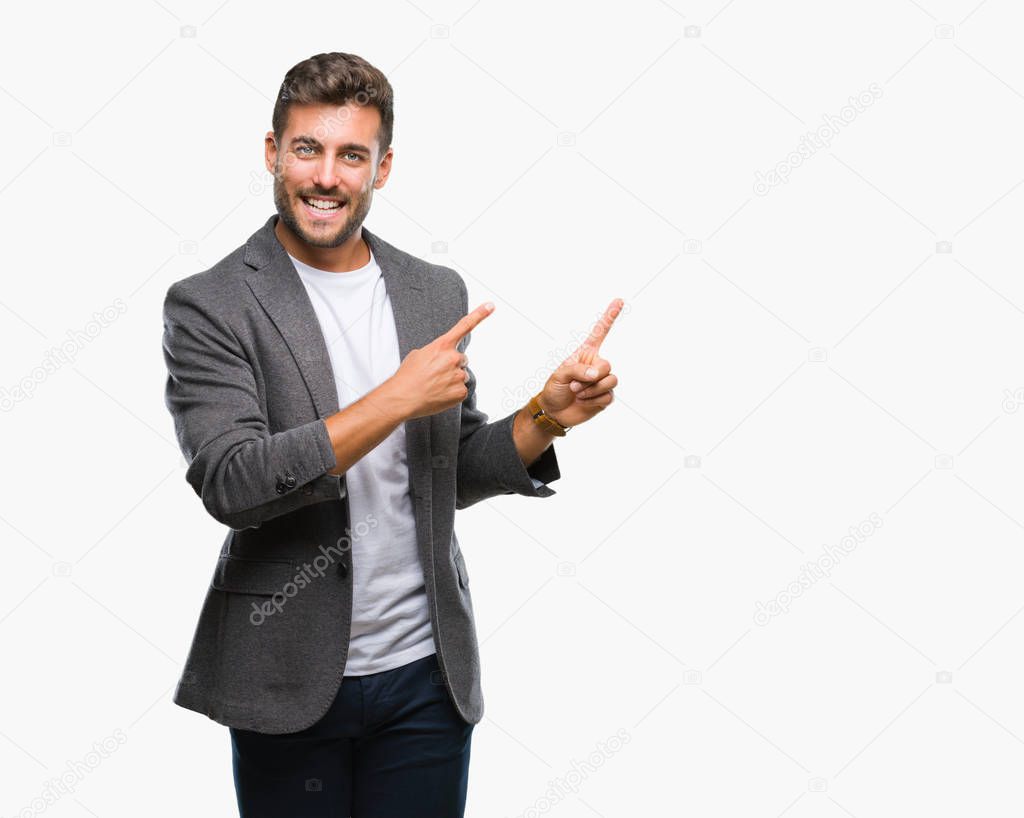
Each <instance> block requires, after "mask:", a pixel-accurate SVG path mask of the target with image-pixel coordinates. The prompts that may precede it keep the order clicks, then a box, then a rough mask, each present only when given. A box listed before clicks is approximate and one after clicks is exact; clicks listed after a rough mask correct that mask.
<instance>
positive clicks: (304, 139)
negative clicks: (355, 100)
mask: <svg viewBox="0 0 1024 818" xmlns="http://www.w3.org/2000/svg"><path fill="white" fill-rule="evenodd" d="M299 143H302V144H305V145H313V146H315V147H317V148H322V147H323V145H322V144H321V143H320V140H319V139H315V138H313V137H312V136H310V135H309V134H300V135H299V136H296V137H294V138H293V139H292V141H291V142H289V143H288V147H291V146H293V145H297V144H299ZM339 147H340V149H341V150H343V151H359V152H361V153H365V154H367V155H369V154H370V149H369V148H368V147H366V145H360V144H359V143H358V142H346V143H345V144H344V145H340V146H339Z"/></svg>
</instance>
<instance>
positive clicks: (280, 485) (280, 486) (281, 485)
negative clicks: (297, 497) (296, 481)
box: [274, 480, 288, 494]
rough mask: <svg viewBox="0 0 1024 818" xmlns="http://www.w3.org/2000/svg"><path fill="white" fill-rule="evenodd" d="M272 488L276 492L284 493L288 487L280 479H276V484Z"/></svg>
mask: <svg viewBox="0 0 1024 818" xmlns="http://www.w3.org/2000/svg"><path fill="white" fill-rule="evenodd" d="M274 490H275V491H276V492H277V493H278V494H284V493H285V492H286V491H288V487H287V486H286V485H285V484H284V483H282V482H281V481H280V480H278V481H277V485H276V486H275V487H274Z"/></svg>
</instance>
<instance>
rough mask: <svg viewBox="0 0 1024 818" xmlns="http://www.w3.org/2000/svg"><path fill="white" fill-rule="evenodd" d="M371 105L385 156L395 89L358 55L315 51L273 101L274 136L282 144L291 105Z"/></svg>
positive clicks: (286, 80)
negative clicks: (316, 52) (348, 103)
mask: <svg viewBox="0 0 1024 818" xmlns="http://www.w3.org/2000/svg"><path fill="white" fill-rule="evenodd" d="M353 101H354V102H355V103H356V104H358V105H370V106H372V107H374V108H376V109H377V110H378V111H379V112H380V128H379V129H378V131H377V143H378V144H379V145H380V153H381V155H382V156H383V155H384V154H385V153H387V150H388V148H390V147H391V137H392V133H393V131H394V127H395V111H394V90H393V89H392V88H391V83H389V82H388V79H387V77H385V76H384V73H383V72H382V71H380V70H379V69H378V68H375V67H374V66H372V65H370V63H368V62H367V61H366V60H364V59H363V58H362V57H358V56H356V55H355V54H343V53H341V52H339V51H334V52H330V53H326V54H316V55H314V56H312V57H310V58H309V59H307V60H303V61H302V62H300V63H298V64H297V65H294V66H292V68H290V69H289V70H288V73H287V74H285V76H284V81H283V82H282V83H281V88H280V90H279V91H278V93H277V101H276V102H275V103H274V115H273V120H272V125H273V129H274V139H276V140H277V142H278V144H279V145H280V142H281V137H282V135H283V134H284V129H285V126H286V125H287V124H288V108H289V107H290V106H291V105H293V104H294V105H344V104H345V103H347V102H353Z"/></svg>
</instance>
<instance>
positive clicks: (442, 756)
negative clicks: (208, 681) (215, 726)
mask: <svg viewBox="0 0 1024 818" xmlns="http://www.w3.org/2000/svg"><path fill="white" fill-rule="evenodd" d="M472 732H473V725H472V724H469V723H468V722H466V721H465V720H464V719H463V718H462V717H461V716H460V715H459V714H458V711H456V710H455V706H454V705H453V704H452V702H451V699H450V698H449V696H448V691H447V689H446V688H445V686H444V681H443V680H442V678H441V672H440V670H439V668H438V663H437V656H436V654H431V655H430V656H426V657H424V658H422V659H418V660H416V661H414V662H410V663H409V664H406V665H403V666H402V667H398V668H394V669H393V670H385V671H382V672H380V673H371V674H369V675H367V676H348V677H346V678H345V679H343V680H342V683H341V687H340V688H339V690H338V694H337V696H336V697H335V699H334V702H333V703H332V704H331V707H330V709H329V710H328V711H327V713H326V714H325V715H324V717H323V718H322V719H320V720H319V721H318V722H316V723H315V724H313V725H312V726H310V727H307V728H306V729H305V730H300V731H299V732H297V733H284V734H280V735H272V734H268V733H256V732H253V731H250V730H238V729H235V728H233V727H232V728H230V733H231V749H232V760H233V770H234V778H235V792H236V794H237V796H238V810H239V815H240V816H241V817H242V818H462V815H463V811H464V809H465V805H466V785H467V784H468V781H469V747H470V738H471V734H472Z"/></svg>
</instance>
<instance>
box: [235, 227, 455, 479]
mask: <svg viewBox="0 0 1024 818" xmlns="http://www.w3.org/2000/svg"><path fill="white" fill-rule="evenodd" d="M277 219H278V215H277V214H276V213H275V214H274V215H273V216H271V217H270V218H269V219H267V221H266V223H265V224H264V225H263V227H261V228H260V229H259V230H257V231H256V232H255V233H253V235H252V236H251V237H250V238H249V240H248V241H247V242H246V244H245V254H244V257H243V260H244V261H245V263H246V264H247V265H249V266H250V267H252V268H253V271H252V272H251V273H249V274H248V275H247V276H246V280H247V282H248V284H249V288H250V289H251V290H252V292H253V295H255V296H256V298H257V299H258V300H259V302H260V304H261V305H262V306H263V309H264V310H266V312H267V314H268V315H269V316H270V318H271V320H272V321H273V322H274V324H275V326H276V327H277V329H278V331H279V332H280V333H281V337H282V338H284V342H285V344H287V346H288V349H289V351H290V352H291V355H292V357H293V358H294V359H295V363H296V364H297V365H298V367H299V370H300V371H301V373H302V378H303V380H304V381H305V382H306V386H307V387H308V389H309V392H310V395H312V397H313V404H314V405H315V406H316V411H317V414H318V415H319V416H320V417H321V418H324V417H327V416H329V415H332V414H334V413H335V412H337V411H338V409H339V406H338V390H337V385H336V383H335V380H334V372H333V370H332V368H331V359H330V355H329V353H328V351H327V343H326V341H325V340H324V336H323V333H322V332H321V330H320V323H319V321H318V320H317V317H316V312H315V310H314V309H313V304H312V302H311V301H310V300H309V294H308V293H307V292H306V288H305V286H304V285H303V283H302V279H301V278H299V274H298V272H296V270H295V265H294V264H292V261H291V259H290V258H289V257H288V253H287V251H286V250H285V249H284V247H283V246H282V245H281V242H280V241H279V240H278V238H277V235H276V234H275V233H274V226H275V225H276V223H277ZM362 235H363V238H364V239H365V241H366V243H367V244H368V245H369V247H370V249H371V250H372V251H373V255H374V258H375V259H376V260H377V263H378V264H379V265H380V268H381V272H382V274H383V277H384V284H385V287H386V288H387V292H388V298H389V300H390V301H391V309H392V312H393V314H394V317H395V330H396V332H397V335H398V348H399V355H400V358H401V360H405V356H406V355H408V354H409V351H410V350H412V349H415V348H418V347H421V346H424V345H425V344H427V343H429V342H430V341H432V340H433V339H434V330H435V327H434V323H435V320H434V314H433V312H432V309H431V307H432V305H431V302H430V299H428V298H427V297H426V292H425V288H424V286H423V283H422V282H421V280H420V278H419V275H418V274H417V273H416V271H415V270H413V269H411V268H410V267H409V265H408V264H407V262H406V256H405V254H404V253H402V252H401V251H399V250H397V249H396V248H394V247H392V246H391V245H390V244H388V243H387V242H385V241H383V240H382V239H380V238H379V237H378V236H376V235H375V234H373V233H371V232H370V231H369V230H367V229H366V228H365V227H363V228H362ZM339 275H343V273H340V274H339ZM405 432H406V451H407V457H408V461H409V473H410V477H411V480H412V487H413V490H414V494H415V495H416V496H417V497H422V496H428V495H429V492H430V489H431V486H430V478H431V463H430V417H429V416H426V417H419V418H413V419H412V420H408V421H406V422H405Z"/></svg>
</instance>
